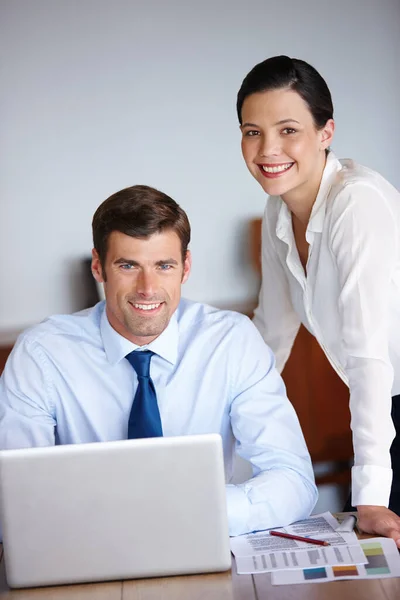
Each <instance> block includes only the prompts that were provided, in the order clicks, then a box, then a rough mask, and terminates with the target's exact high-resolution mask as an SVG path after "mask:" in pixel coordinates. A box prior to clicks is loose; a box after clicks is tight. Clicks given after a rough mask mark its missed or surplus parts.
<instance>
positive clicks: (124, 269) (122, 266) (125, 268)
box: [120, 263, 133, 271]
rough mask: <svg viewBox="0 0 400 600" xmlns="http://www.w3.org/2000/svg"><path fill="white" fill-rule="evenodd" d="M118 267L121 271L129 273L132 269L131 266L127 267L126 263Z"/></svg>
mask: <svg viewBox="0 0 400 600" xmlns="http://www.w3.org/2000/svg"><path fill="white" fill-rule="evenodd" d="M120 267H121V269H122V270H123V271H130V270H131V269H133V265H129V264H128V263H123V264H122V265H120Z"/></svg>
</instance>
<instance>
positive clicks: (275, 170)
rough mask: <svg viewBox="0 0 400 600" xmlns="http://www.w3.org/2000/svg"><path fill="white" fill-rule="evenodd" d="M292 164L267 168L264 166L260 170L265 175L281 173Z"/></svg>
mask: <svg viewBox="0 0 400 600" xmlns="http://www.w3.org/2000/svg"><path fill="white" fill-rule="evenodd" d="M292 164H293V163H287V164H286V165H278V166H276V167H267V166H265V165H261V166H262V170H263V171H265V172H266V173H281V172H282V171H286V170H287V169H289V168H290V167H291V166H292Z"/></svg>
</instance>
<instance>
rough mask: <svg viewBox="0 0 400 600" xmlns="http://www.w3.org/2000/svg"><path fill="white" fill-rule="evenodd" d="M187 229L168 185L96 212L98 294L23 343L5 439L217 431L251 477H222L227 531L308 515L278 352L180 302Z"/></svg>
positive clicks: (250, 329)
mask: <svg viewBox="0 0 400 600" xmlns="http://www.w3.org/2000/svg"><path fill="white" fill-rule="evenodd" d="M189 241H190V225H189V222H188V219H187V216H186V214H185V212H184V211H183V210H182V209H181V208H180V207H179V206H178V205H177V204H176V202H174V201H173V200H172V199H171V198H169V197H168V196H166V195H165V194H163V193H161V192H159V191H157V190H155V189H153V188H149V187H146V186H134V187H131V188H127V189H125V190H122V191H120V192H117V193H116V194H114V195H113V196H111V197H110V198H108V199H107V200H106V201H105V202H103V204H101V205H100V207H99V208H98V209H97V211H96V213H95V215H94V217H93V242H94V249H93V253H92V272H93V275H94V277H95V279H96V280H97V281H98V282H100V283H102V284H103V285H104V292H105V298H106V299H105V302H100V303H98V304H96V306H94V307H93V308H91V309H88V310H85V311H82V312H80V313H76V314H74V315H59V316H54V317H51V318H49V319H47V320H46V321H44V322H43V323H41V324H39V325H37V326H35V327H33V328H31V329H29V330H27V331H26V332H25V333H23V334H22V335H21V336H20V338H19V339H18V341H17V344H16V346H15V348H14V350H13V352H12V353H11V355H10V358H9V360H8V362H7V365H6V368H5V370H4V373H3V376H2V378H1V380H0V382H1V383H0V448H1V449H7V448H21V447H31V446H47V445H52V444H71V443H73V444H75V443H82V442H98V441H109V440H119V439H126V438H128V437H129V438H133V437H151V436H157V435H166V436H172V435H187V434H200V433H211V432H213V433H220V434H221V436H222V440H223V447H224V457H225V469H226V475H227V480H228V481H229V478H230V477H231V475H232V461H233V453H234V449H235V441H236V449H237V452H238V453H239V454H240V455H241V456H242V457H243V458H245V459H247V460H248V461H250V462H251V463H252V466H253V478H252V479H250V480H249V481H246V482H245V483H243V484H240V485H232V484H228V485H227V488H226V492H227V504H228V518H229V524H230V534H231V535H239V534H242V533H246V532H249V531H253V530H256V529H265V528H270V527H277V526H280V525H285V524H288V523H290V522H293V521H295V520H297V519H301V518H305V517H307V516H308V515H309V514H310V512H311V510H312V508H313V507H314V504H315V501H316V498H317V492H316V488H315V484H314V477H313V471H312V467H311V462H310V457H309V454H308V451H307V448H306V445H305V442H304V439H303V435H302V432H301V429H300V426H299V423H298V420H297V417H296V414H295V412H294V410H293V407H292V406H291V404H290V403H289V401H288V399H287V397H286V393H285V388H284V385H283V382H282V379H281V378H280V376H279V375H278V373H277V371H276V369H275V360H274V357H273V355H272V352H271V351H270V350H269V348H268V347H267V346H266V345H265V343H264V342H263V340H262V338H261V336H260V335H259V333H258V332H257V330H256V328H255V327H254V325H253V324H252V323H251V321H250V320H249V319H248V318H247V317H245V316H243V315H239V314H237V313H233V312H230V311H221V310H217V309H214V308H212V307H210V306H207V305H204V304H199V303H195V302H190V301H187V300H184V299H181V284H182V283H184V282H185V281H186V280H187V278H188V276H189V273H190V268H191V255H190V251H189V250H188V244H189Z"/></svg>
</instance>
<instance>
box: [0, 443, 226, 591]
mask: <svg viewBox="0 0 400 600" xmlns="http://www.w3.org/2000/svg"><path fill="white" fill-rule="evenodd" d="M0 522H1V525H2V529H3V544H4V559H5V567H6V577H7V582H8V585H9V586H10V587H29V586H42V585H55V584H61V583H78V582H90V581H105V580H112V579H129V578H136V577H154V576H162V575H177V574H179V575H180V574H186V573H206V572H213V571H224V570H227V569H229V568H230V566H231V554H230V549H229V534H228V520H227V510H226V493H225V478H224V463H223V453H222V441H221V437H220V436H219V435H217V434H209V435H208V434H207V435H195V436H184V437H163V438H154V439H144V440H127V441H120V442H105V443H93V444H77V445H68V446H55V447H50V448H33V449H24V450H3V451H1V452H0Z"/></svg>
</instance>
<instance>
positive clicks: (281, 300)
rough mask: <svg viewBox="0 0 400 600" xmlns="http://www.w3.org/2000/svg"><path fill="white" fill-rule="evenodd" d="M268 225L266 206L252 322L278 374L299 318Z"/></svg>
mask: <svg viewBox="0 0 400 600" xmlns="http://www.w3.org/2000/svg"><path fill="white" fill-rule="evenodd" d="M267 206H268V205H267ZM270 226H271V225H270V218H269V216H268V214H267V208H266V210H265V213H264V217H263V223H262V255H261V268H262V280H261V289H260V294H259V299H258V306H257V308H256V310H255V311H254V318H253V322H254V325H255V326H256V327H257V329H258V331H259V332H260V333H261V335H262V337H263V338H264V340H265V342H266V343H267V344H268V345H269V347H270V348H271V349H272V351H273V352H274V354H275V358H276V368H277V369H278V372H279V373H282V371H283V368H284V366H285V363H286V361H287V359H288V358H289V355H290V351H291V349H292V346H293V343H294V340H295V338H296V335H297V333H298V331H299V327H300V318H299V316H298V315H297V314H296V312H295V310H294V308H293V305H292V300H291V296H290V290H289V282H288V279H287V276H286V273H285V270H284V267H283V265H282V263H281V259H280V257H279V256H278V252H277V250H276V248H275V241H276V240H275V241H274V240H273V237H272V235H271V232H270Z"/></svg>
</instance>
